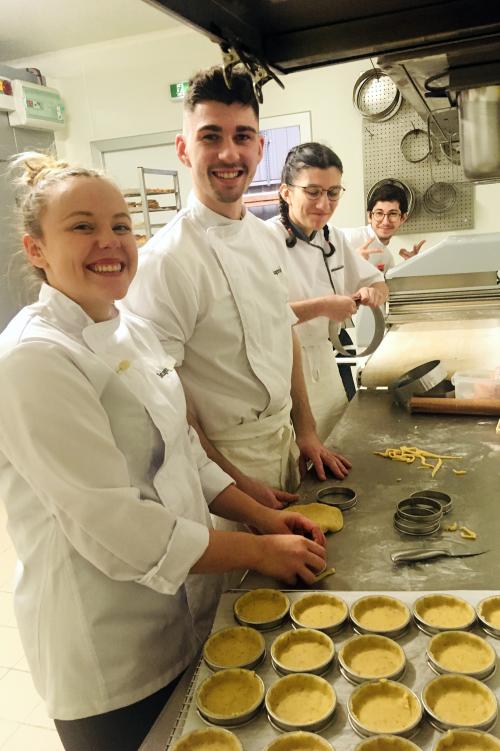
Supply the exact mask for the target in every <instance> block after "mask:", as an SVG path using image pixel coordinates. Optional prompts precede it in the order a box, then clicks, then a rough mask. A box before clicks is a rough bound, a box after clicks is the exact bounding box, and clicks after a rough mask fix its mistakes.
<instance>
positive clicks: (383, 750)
mask: <svg viewBox="0 0 500 751" xmlns="http://www.w3.org/2000/svg"><path fill="white" fill-rule="evenodd" d="M354 751H420V749H419V747H418V746H416V745H415V744H414V743H413V741H410V740H408V738H402V737H401V736H400V735H372V736H371V738H365V739H364V740H363V741H361V743H358V745H357V746H356V747H355V749H354Z"/></svg>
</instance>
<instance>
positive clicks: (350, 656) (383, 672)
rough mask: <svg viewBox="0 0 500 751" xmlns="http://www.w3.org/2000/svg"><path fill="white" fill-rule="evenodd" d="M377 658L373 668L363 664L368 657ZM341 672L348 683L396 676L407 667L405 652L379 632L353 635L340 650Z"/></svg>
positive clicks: (394, 677) (399, 675) (397, 677)
mask: <svg viewBox="0 0 500 751" xmlns="http://www.w3.org/2000/svg"><path fill="white" fill-rule="evenodd" d="M370 656H371V657H372V659H376V660H377V662H378V664H377V667H376V668H372V669H371V670H370V671H368V670H366V669H365V668H364V663H365V661H366V658H367V657H370ZM338 659H339V667H340V672H341V673H342V675H343V676H344V678H346V679H347V680H348V681H350V682H351V683H364V681H372V680H374V679H377V680H379V679H381V678H390V679H392V680H398V679H399V678H401V676H402V675H403V673H404V671H405V668H406V655H405V653H404V651H403V649H402V648H401V647H400V646H399V644H397V643H396V642H395V641H393V640H392V639H389V638H388V637H387V636H380V634H362V635H360V636H353V637H352V638H351V639H349V640H348V641H346V642H345V644H343V645H342V647H341V649H340V651H339V654H338Z"/></svg>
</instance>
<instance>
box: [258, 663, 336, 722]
mask: <svg viewBox="0 0 500 751" xmlns="http://www.w3.org/2000/svg"><path fill="white" fill-rule="evenodd" d="M308 694H309V696H308ZM265 701H266V709H267V714H268V717H269V720H270V722H271V723H272V724H273V725H274V726H275V727H277V728H278V729H279V730H310V731H311V732H316V731H318V730H322V729H323V728H325V727H326V726H327V725H328V724H329V723H330V721H331V719H332V717H333V713H334V712H335V707H336V706H337V696H336V694H335V691H334V689H333V687H332V686H331V685H330V684H329V683H328V681H325V679H324V678H320V677H319V676H318V675H311V674H310V673H295V674H294V675H285V677H284V678H279V679H278V680H277V681H276V683H273V685H272V686H271V688H269V689H268V691H267V694H266V700H265ZM298 706H300V707H301V709H304V708H306V709H308V710H309V711H310V714H311V715H312V719H306V718H304V717H300V716H298V715H297V707H298Z"/></svg>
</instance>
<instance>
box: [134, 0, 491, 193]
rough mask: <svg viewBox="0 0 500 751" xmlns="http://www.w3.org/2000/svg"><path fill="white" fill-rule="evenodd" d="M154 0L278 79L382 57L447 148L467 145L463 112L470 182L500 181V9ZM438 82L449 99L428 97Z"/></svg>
mask: <svg viewBox="0 0 500 751" xmlns="http://www.w3.org/2000/svg"><path fill="white" fill-rule="evenodd" d="M148 1H149V2H150V3H151V4H153V5H155V6H157V7H159V8H161V9H163V10H165V11H166V12H167V13H169V14H171V15H174V16H175V17H177V18H178V19H179V20H183V21H185V22H186V23H188V24H189V25H191V26H193V27H194V28H196V29H197V30H199V31H201V32H202V33H204V34H206V35H207V36H209V37H210V38H211V39H212V40H213V41H214V42H217V43H218V44H220V45H221V46H222V47H223V48H226V49H228V48H232V49H236V50H238V51H239V52H241V53H243V56H248V57H249V58H251V59H255V60H257V61H258V62H260V63H263V64H265V65H268V66H270V68H271V69H272V70H274V71H277V72H278V74H279V73H282V74H286V73H291V72H294V71H300V70H305V69H308V68H313V67H317V66H322V65H329V64H334V63H341V62H347V61H350V60H356V59H361V58H366V57H374V56H376V57H378V58H379V60H378V64H379V66H380V67H381V68H382V69H383V70H384V71H385V72H387V73H388V74H389V75H390V76H391V78H393V80H394V81H395V82H396V83H397V85H398V87H399V88H400V89H401V91H402V93H403V94H404V96H405V97H406V98H407V99H408V100H409V101H410V103H411V104H412V105H413V106H414V107H415V109H417V111H418V112H419V113H420V114H421V115H422V116H423V117H424V118H425V119H429V125H430V127H431V129H432V130H433V132H434V134H435V136H436V137H438V138H439V139H440V140H441V141H443V140H449V141H450V144H451V142H452V141H453V139H455V140H456V139H458V132H459V122H458V121H459V117H458V113H460V131H461V148H462V155H463V162H464V171H465V174H466V176H467V177H468V178H469V179H473V180H478V181H482V180H500V2H495V1H494V0H444V1H443V2H433V1H432V0H377V2H373V0H148ZM433 76H435V77H437V79H439V80H438V83H439V86H438V87H436V86H435V85H434V89H436V88H438V89H440V90H441V93H442V94H443V95H444V98H435V97H434V96H428V94H429V93H430V92H429V91H427V89H426V86H425V83H426V81H427V82H428V79H429V78H430V77H433ZM462 92H468V93H467V94H464V93H462ZM473 92H478V93H473ZM433 93H434V94H436V93H438V92H436V91H434V92H433ZM485 129H486V131H487V132H486V131H485ZM493 131H494V132H493ZM485 139H486V146H485ZM466 155H467V157H468V159H469V161H468V162H466V160H465V161H464V157H465V156H466Z"/></svg>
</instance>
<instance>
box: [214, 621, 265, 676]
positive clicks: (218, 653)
mask: <svg viewBox="0 0 500 751" xmlns="http://www.w3.org/2000/svg"><path fill="white" fill-rule="evenodd" d="M265 654H266V643H265V641H264V637H263V636H262V634H261V633H260V632H259V631H257V630H256V629H254V628H250V627H249V626H231V627H229V628H223V629H220V630H219V631H215V632H214V633H213V634H212V635H211V636H210V637H209V638H208V639H207V641H206V642H205V645H204V647H203V659H204V660H205V662H206V664H207V665H208V667H209V668H210V669H211V670H227V669H228V668H247V669H248V670H251V669H252V668H255V667H256V666H257V665H259V664H260V663H261V662H262V660H263V659H264V657H265Z"/></svg>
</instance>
